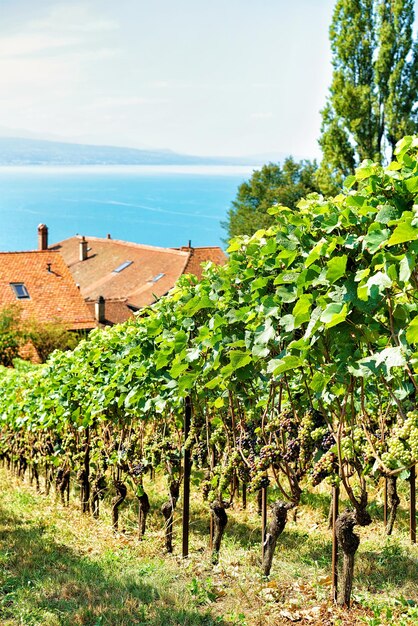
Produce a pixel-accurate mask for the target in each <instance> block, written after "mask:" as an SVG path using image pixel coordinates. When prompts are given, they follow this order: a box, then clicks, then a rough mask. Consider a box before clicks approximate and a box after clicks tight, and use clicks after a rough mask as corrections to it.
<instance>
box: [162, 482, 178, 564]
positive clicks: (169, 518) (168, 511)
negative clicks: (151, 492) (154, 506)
mask: <svg viewBox="0 0 418 626" xmlns="http://www.w3.org/2000/svg"><path fill="white" fill-rule="evenodd" d="M179 495H180V482H179V481H178V480H173V481H172V482H171V484H170V499H169V500H168V501H167V502H164V504H163V506H162V507H161V513H162V514H163V515H164V519H165V548H166V550H167V552H168V553H169V554H171V553H172V552H173V521H174V510H175V508H176V505H177V500H178V498H179Z"/></svg>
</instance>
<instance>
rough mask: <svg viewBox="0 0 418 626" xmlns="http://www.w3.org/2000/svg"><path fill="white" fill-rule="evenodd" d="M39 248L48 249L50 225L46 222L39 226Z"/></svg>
mask: <svg viewBox="0 0 418 626" xmlns="http://www.w3.org/2000/svg"><path fill="white" fill-rule="evenodd" d="M38 250H48V227H47V226H45V224H39V226H38Z"/></svg>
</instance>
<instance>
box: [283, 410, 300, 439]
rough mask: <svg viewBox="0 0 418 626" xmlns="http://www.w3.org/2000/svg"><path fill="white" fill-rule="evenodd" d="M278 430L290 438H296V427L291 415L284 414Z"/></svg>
mask: <svg viewBox="0 0 418 626" xmlns="http://www.w3.org/2000/svg"><path fill="white" fill-rule="evenodd" d="M280 429H281V430H282V432H284V433H286V434H287V435H288V436H290V437H296V435H297V432H298V426H297V423H296V422H295V419H294V417H293V414H292V413H285V415H284V416H283V417H282V419H281V420H280Z"/></svg>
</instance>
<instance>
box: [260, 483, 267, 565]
mask: <svg viewBox="0 0 418 626" xmlns="http://www.w3.org/2000/svg"><path fill="white" fill-rule="evenodd" d="M266 530H267V487H262V488H261V559H262V560H264V548H265V543H266Z"/></svg>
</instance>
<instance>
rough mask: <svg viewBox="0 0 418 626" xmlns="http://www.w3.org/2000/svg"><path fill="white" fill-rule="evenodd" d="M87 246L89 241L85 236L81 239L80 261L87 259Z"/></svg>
mask: <svg viewBox="0 0 418 626" xmlns="http://www.w3.org/2000/svg"><path fill="white" fill-rule="evenodd" d="M87 246H88V243H87V241H86V238H85V237H84V236H83V237H82V238H81V239H80V261H85V260H86V259H87Z"/></svg>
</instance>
